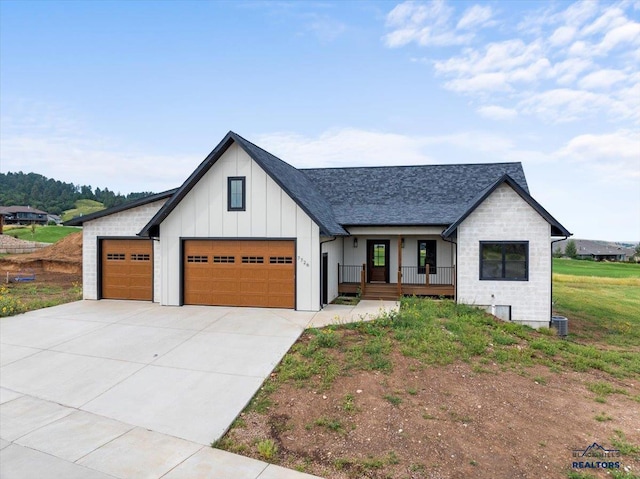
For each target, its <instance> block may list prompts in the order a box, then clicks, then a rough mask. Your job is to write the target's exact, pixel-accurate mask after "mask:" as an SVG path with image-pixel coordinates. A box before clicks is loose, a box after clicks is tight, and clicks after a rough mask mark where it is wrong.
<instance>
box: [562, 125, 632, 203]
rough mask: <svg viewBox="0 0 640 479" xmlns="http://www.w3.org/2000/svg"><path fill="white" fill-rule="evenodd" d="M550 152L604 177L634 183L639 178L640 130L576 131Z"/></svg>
mask: <svg viewBox="0 0 640 479" xmlns="http://www.w3.org/2000/svg"><path fill="white" fill-rule="evenodd" d="M553 156H554V157H556V158H566V159H569V160H571V161H574V162H577V163H582V164H586V165H587V166H588V167H589V168H592V169H594V170H596V171H597V172H598V173H600V174H603V175H605V176H606V177H607V178H613V179H618V180H621V181H624V180H631V181H635V182H636V187H637V181H638V180H639V179H640V131H631V130H619V131H616V132H614V133H605V134H600V135H595V134H585V135H579V136H576V137H575V138H572V139H571V140H570V141H569V142H568V143H567V144H566V145H565V146H564V147H562V148H560V149H559V150H558V151H556V152H555V153H554V154H553ZM638 192H639V193H640V188H639V189H638Z"/></svg>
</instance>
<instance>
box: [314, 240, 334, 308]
mask: <svg viewBox="0 0 640 479" xmlns="http://www.w3.org/2000/svg"><path fill="white" fill-rule="evenodd" d="M337 239H338V237H337V236H332V237H331V239H330V240H327V241H320V262H319V263H318V264H319V265H320V296H319V298H320V309H322V245H323V244H325V243H331V242H332V241H335V240H337ZM327 273H328V271H327ZM328 282H329V280H328V279H327V284H328Z"/></svg>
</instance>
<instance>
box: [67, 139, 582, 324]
mask: <svg viewBox="0 0 640 479" xmlns="http://www.w3.org/2000/svg"><path fill="white" fill-rule="evenodd" d="M66 224H68V225H75V226H78V225H83V226H84V241H83V249H84V250H83V257H84V296H85V298H86V299H101V298H116V299H140V300H150V301H156V302H159V303H161V304H163V305H172V306H180V305H184V304H199V305H233V306H254V307H277V308H292V309H297V310H307V311H318V310H319V309H321V308H322V306H323V305H325V304H327V303H329V302H331V301H332V300H333V299H334V298H336V297H337V296H338V295H339V294H342V293H356V292H359V293H360V294H361V295H362V297H363V298H386V297H390V298H398V297H399V295H401V294H419V295H436V296H449V297H453V298H455V299H456V301H458V302H460V303H467V304H475V305H479V306H484V307H486V308H494V309H495V310H500V311H502V312H503V317H504V319H507V320H513V321H518V322H520V323H524V324H529V325H531V326H534V327H536V326H547V325H548V324H549V320H550V305H551V246H552V245H551V240H552V237H568V236H569V235H570V233H569V232H568V231H567V230H566V229H565V228H564V227H563V226H562V225H561V224H560V223H558V221H556V220H555V219H554V218H553V217H552V216H551V215H550V214H549V213H548V212H547V211H546V210H545V209H544V208H543V207H542V206H540V204H538V203H537V202H536V201H535V200H534V199H533V198H532V197H531V195H530V194H529V191H528V187H527V182H526V179H525V176H524V172H523V169H522V165H521V164H520V163H495V164H465V165H426V166H398V167H395V166H394V167H364V168H315V169H296V168H294V167H293V166H291V165H289V164H287V163H285V162H284V161H282V160H280V159H279V158H277V157H275V156H274V155H272V154H270V153H268V152H267V151H265V150H263V149H262V148H260V147H258V146H256V145H254V144H253V143H251V142H249V141H247V140H245V139H244V138H242V137H241V136H239V135H237V134H236V133H233V132H229V133H228V134H227V135H226V136H225V137H224V138H223V140H222V141H221V142H220V144H218V146H216V148H215V149H214V150H213V151H212V152H211V153H210V154H209V155H208V156H207V157H206V158H205V160H204V161H203V162H202V163H201V164H200V165H199V166H198V168H197V169H196V170H195V171H194V172H193V173H192V174H191V176H189V178H187V180H186V181H185V182H184V183H183V185H182V186H181V187H180V188H178V189H177V190H171V191H167V192H164V193H160V194H157V195H153V196H150V197H147V198H144V199H141V200H138V201H135V202H132V203H129V204H126V205H121V206H118V207H115V208H111V209H108V210H104V211H100V212H97V213H93V214H90V215H86V216H83V217H80V218H76V219H74V220H72V221H69V222H67V223H66Z"/></svg>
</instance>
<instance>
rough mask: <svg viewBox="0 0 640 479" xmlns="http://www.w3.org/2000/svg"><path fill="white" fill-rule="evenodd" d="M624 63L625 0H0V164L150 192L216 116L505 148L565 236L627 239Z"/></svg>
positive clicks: (313, 136) (306, 136) (201, 148)
mask: <svg viewBox="0 0 640 479" xmlns="http://www.w3.org/2000/svg"><path fill="white" fill-rule="evenodd" d="M639 65H640V0H630V1H622V2H595V1H587V2H575V3H572V2H535V1H521V2H497V1H496V2H463V1H455V2H453V1H449V2H447V1H428V2H418V1H416V2H412V1H409V2H386V1H376V2H370V1H364V0H363V1H358V2H346V1H341V2H323V1H320V2H282V1H274V2H259V1H246V2H243V1H237V2H206V1H196V2H187V1H181V2H178V1H162V2H154V1H139V2H136V1H123V2H117V1H86V2H83V1H71V2H60V1H53V0H50V1H25V0H20V1H14V0H0V94H1V96H0V119H1V124H0V127H1V130H0V134H1V140H2V141H1V143H0V172H3V173H5V172H7V171H24V172H30V171H34V172H37V173H40V174H43V175H45V176H48V177H53V178H56V179H59V180H62V181H67V182H73V183H76V184H89V185H92V186H93V187H101V188H102V187H105V186H106V187H108V188H110V189H113V190H116V191H120V192H122V193H127V192H131V191H162V190H165V189H169V188H172V187H176V186H179V185H180V184H181V183H182V182H183V181H184V180H185V179H186V178H187V176H188V175H189V174H190V173H191V172H192V170H193V169H194V168H195V167H196V166H197V165H198V164H199V163H200V162H201V161H202V160H203V159H204V157H205V156H206V155H207V154H208V153H209V151H210V150H211V149H213V148H214V147H215V145H216V144H217V143H218V142H219V141H220V140H221V139H222V137H223V136H224V135H225V134H226V132H227V131H229V130H233V131H236V132H237V133H239V134H240V135H242V136H244V137H245V138H247V139H249V140H251V141H253V142H255V143H257V144H258V145H260V146H262V147H263V148H265V149H267V150H268V151H270V152H272V153H274V154H275V155H277V156H279V157H280V158H282V159H283V160H285V161H287V162H289V163H291V164H293V165H294V166H298V167H322V166H359V165H402V164H430V163H477V162H504V161H521V162H522V163H523V165H524V169H525V172H526V174H527V178H528V182H529V188H530V191H531V193H532V194H533V196H534V197H535V198H536V199H537V200H538V201H539V202H540V203H541V204H542V205H543V206H544V207H545V208H546V209H547V210H549V211H550V212H551V214H553V215H554V216H555V217H556V218H557V219H558V220H559V221H560V222H562V223H563V224H564V225H565V226H566V227H567V228H568V229H569V230H570V231H572V232H573V233H574V234H575V236H576V237H578V238H590V239H608V240H625V241H632V240H633V241H638V240H640V126H639V125H640V68H639ZM380 187H381V188H383V187H384V185H381V186H380Z"/></svg>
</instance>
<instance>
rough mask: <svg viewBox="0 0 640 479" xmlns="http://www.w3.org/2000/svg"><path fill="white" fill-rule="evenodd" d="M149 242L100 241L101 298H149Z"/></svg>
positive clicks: (151, 261)
mask: <svg viewBox="0 0 640 479" xmlns="http://www.w3.org/2000/svg"><path fill="white" fill-rule="evenodd" d="M152 248H153V242H152V241H150V240H134V239H131V240H124V239H104V240H102V273H101V279H102V298H103V299H139V300H147V301H151V300H152V299H153V252H152Z"/></svg>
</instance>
